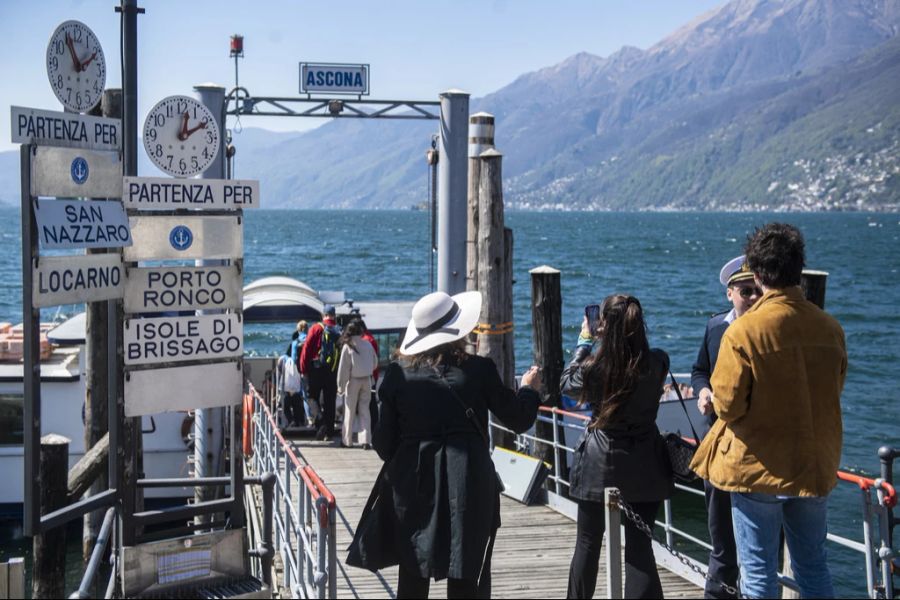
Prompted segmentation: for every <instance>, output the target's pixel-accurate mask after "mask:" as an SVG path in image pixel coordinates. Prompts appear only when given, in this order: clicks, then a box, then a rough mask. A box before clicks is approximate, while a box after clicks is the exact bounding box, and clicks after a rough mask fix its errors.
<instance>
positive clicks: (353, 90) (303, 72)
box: [300, 63, 369, 96]
mask: <svg viewBox="0 0 900 600" xmlns="http://www.w3.org/2000/svg"><path fill="white" fill-rule="evenodd" d="M300 93H301V94H316V93H329V94H354V95H359V96H368V95H369V65H352V64H334V63H300Z"/></svg>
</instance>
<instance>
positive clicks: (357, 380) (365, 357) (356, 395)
mask: <svg viewBox="0 0 900 600" xmlns="http://www.w3.org/2000/svg"><path fill="white" fill-rule="evenodd" d="M362 333H363V329H362V326H361V325H360V324H359V321H351V322H350V323H349V324H348V325H347V328H346V329H345V330H344V333H343V334H342V335H341V359H340V362H339V363H338V372H337V389H338V394H341V395H342V396H343V397H344V423H343V427H342V429H343V435H342V439H341V446H342V447H344V448H350V447H351V446H353V428H354V425H355V424H356V423H357V422H358V423H359V443H360V444H362V447H363V449H364V450H368V449H370V448H371V445H370V441H369V436H370V426H371V425H370V421H371V419H370V416H369V402H370V401H371V400H372V384H373V381H372V371H373V370H374V369H376V368H377V367H378V354H376V352H375V348H373V347H372V344H370V343H369V342H367V341H366V340H365V339H363V337H362Z"/></svg>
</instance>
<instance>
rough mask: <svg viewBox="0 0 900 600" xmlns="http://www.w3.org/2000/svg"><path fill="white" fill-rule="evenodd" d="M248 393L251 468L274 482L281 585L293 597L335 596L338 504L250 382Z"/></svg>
mask: <svg viewBox="0 0 900 600" xmlns="http://www.w3.org/2000/svg"><path fill="white" fill-rule="evenodd" d="M249 392H250V394H249V395H250V399H251V400H250V401H251V402H252V405H253V411H252V412H251V413H250V418H252V421H253V423H254V427H253V428H250V429H248V431H250V432H251V433H249V435H251V439H252V443H253V451H252V456H253V463H252V464H253V465H254V467H255V468H256V470H257V471H259V472H265V471H268V472H271V473H272V474H273V476H274V480H275V486H274V499H273V501H272V506H273V509H274V510H273V513H274V514H273V517H274V525H275V533H276V536H275V539H276V550H277V551H278V552H280V553H281V556H282V564H283V567H284V569H283V577H282V580H283V586H284V587H285V588H286V589H287V590H289V592H290V593H289V595H291V596H292V597H304V598H310V597H318V598H326V597H328V598H336V597H337V546H336V544H337V535H336V532H337V526H336V523H337V501H336V500H335V497H334V494H332V493H331V490H330V489H328V486H326V485H325V483H324V482H323V481H322V479H321V478H320V477H319V475H318V474H317V473H316V471H315V470H314V469H313V467H312V466H311V465H309V464H304V462H303V461H301V460H300V459H299V458H298V457H297V454H296V453H295V452H294V450H293V448H292V447H291V444H289V443H288V442H287V440H285V439H284V436H283V435H282V433H281V431H280V429H279V428H278V423H277V420H276V419H275V416H274V415H273V414H272V413H273V411H272V409H271V408H270V405H271V400H272V398H271V397H270V398H268V399H266V398H263V396H262V395H261V394H260V392H259V391H258V390H256V389H255V388H254V387H253V385H252V384H249Z"/></svg>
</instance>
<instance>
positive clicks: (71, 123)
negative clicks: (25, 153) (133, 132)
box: [11, 106, 122, 150]
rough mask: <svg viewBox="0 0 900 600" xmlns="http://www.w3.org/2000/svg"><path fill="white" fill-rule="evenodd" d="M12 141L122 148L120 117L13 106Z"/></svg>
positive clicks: (111, 148)
mask: <svg viewBox="0 0 900 600" xmlns="http://www.w3.org/2000/svg"><path fill="white" fill-rule="evenodd" d="M11 113H12V141H13V143H14V144H37V145H39V146H65V147H67V148H85V149H87V150H119V149H121V148H122V121H120V120H119V119H108V118H106V117H93V116H90V115H79V114H75V113H64V112H57V111H52V110H39V109H37V108H25V107H23V106H13V107H12V110H11Z"/></svg>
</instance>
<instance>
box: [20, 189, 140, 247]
mask: <svg viewBox="0 0 900 600" xmlns="http://www.w3.org/2000/svg"><path fill="white" fill-rule="evenodd" d="M34 218H35V220H36V221H37V228H38V238H39V239H40V243H41V248H44V249H45V250H47V249H71V248H121V247H123V246H130V245H131V231H130V229H129V227H128V215H126V214H125V209H124V208H122V203H121V202H118V201H104V200H96V201H95V200H48V199H43V200H37V199H36V200H35V201H34Z"/></svg>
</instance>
